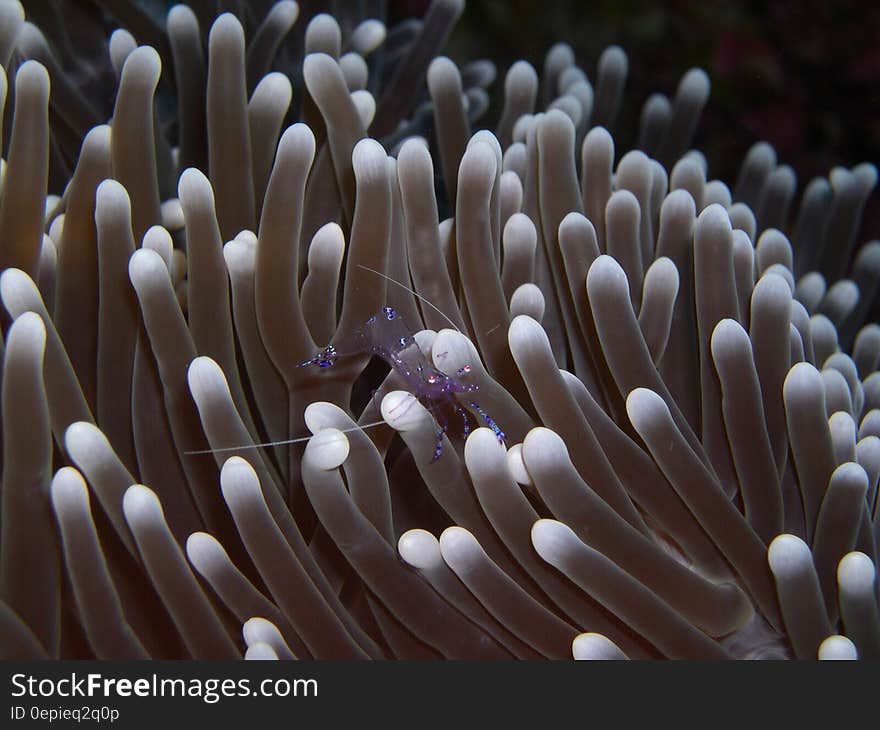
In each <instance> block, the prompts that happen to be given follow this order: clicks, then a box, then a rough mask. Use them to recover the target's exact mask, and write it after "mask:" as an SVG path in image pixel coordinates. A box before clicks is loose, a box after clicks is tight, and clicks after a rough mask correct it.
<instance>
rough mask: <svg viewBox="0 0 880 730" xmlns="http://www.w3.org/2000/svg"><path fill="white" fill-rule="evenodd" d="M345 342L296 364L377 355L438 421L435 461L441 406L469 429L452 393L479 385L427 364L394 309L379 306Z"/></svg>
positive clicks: (443, 427)
mask: <svg viewBox="0 0 880 730" xmlns="http://www.w3.org/2000/svg"><path fill="white" fill-rule="evenodd" d="M346 345H347V346H346V347H345V350H349V352H342V353H340V352H339V351H338V350H337V348H336V347H334V346H333V345H327V347H325V348H323V349H322V350H320V351H319V352H318V353H317V354H316V355H315V356H314V357H313V358H311V359H310V360H306V361H305V362H301V363H300V364H299V365H298V367H307V366H310V365H317V366H318V367H319V368H329V367H331V366H332V365H333V364H334V363H335V362H336V359H337V358H338V357H340V355H346V354H354V353H356V352H366V353H370V354H372V355H377V356H378V357H381V358H382V359H383V360H384V361H385V362H387V363H388V364H389V365H390V366H391V367H392V368H393V369H394V370H396V371H397V372H398V373H400V375H401V376H402V377H403V379H404V380H405V381H406V383H407V386H408V388H409V391H410V392H411V393H412V394H413V395H414V396H415V397H416V398H418V399H419V402H421V403H422V405H424V406H425V407H426V408H427V409H428V410H429V411H430V412H431V414H432V415H433V416H434V418H435V419H436V420H437V422H438V425H439V430H438V431H437V444H436V446H435V447H434V456H433V457H432V458H431V462H432V463H433V462H435V461H437V459H439V458H440V455H441V454H442V452H443V436H444V435H445V434H446V431H447V423H446V420H445V418H443V416H442V413H441V410H440V409H441V407H442V406H444V405H448V406H449V407H451V408H452V410H453V411H455V413H457V414H458V415H459V416H461V419H462V423H463V431H464V436H465V437H467V435H468V434H469V433H470V422H469V419H468V413H467V411H466V410H465V409H464V408H462V407H461V405H459V403H458V400H457V399H456V398H455V394H456V393H472V392H473V391H475V390H477V389H478V387H479V386H477V385H476V384H468V383H463V382H462V381H461V380H459V379H458V377H453V376H450V375H447V374H446V373H444V372H441V371H440V370H438V369H437V368H435V367H434V366H433V365H431V364H430V363H429V362H428V360H427V359H426V358H425V356H424V354H423V353H422V351H421V350H420V349H419V346H418V345H417V344H416V341H415V338H414V337H413V336H412V334H411V333H410V331H409V330H408V329H407V326H406V324H405V323H404V321H403V319H402V318H401V317H400V316H399V315H398V314H397V313H396V312H395V311H394V309H392V308H391V307H383V308H382V310H381V311H380V312H377V313H376V314H374V315H373V316H372V317H370V318H369V319H368V320H367V321H366V323H365V324H364V326H363V327H362V328H361V329H360V330H358V331H357V332H356V333H355V335H354V341H353V342H351V343H346ZM469 371H470V365H465V366H464V367H463V368H461V369H460V370H459V371H458V373H457V374H456V375H457V376H461V375H464V374H466V373H468V372H469ZM468 405H469V406H470V407H471V408H473V409H474V410H475V411H476V412H477V413H479V414H480V416H481V417H482V418H483V420H484V421H485V422H486V425H487V426H489V428H490V429H492V431H493V433H494V434H495V436H496V437H497V438H498V441H499V442H500V443H504V432H503V431H502V430H501V429H500V428H499V427H498V424H497V423H495V421H494V420H493V419H492V417H491V416H490V415H489V414H488V413H486V412H485V411H484V410H483V409H482V408H480V406H479V405H477V404H476V403H475V402H474V401H468Z"/></svg>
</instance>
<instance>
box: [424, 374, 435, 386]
mask: <svg viewBox="0 0 880 730" xmlns="http://www.w3.org/2000/svg"><path fill="white" fill-rule="evenodd" d="M426 380H427V381H428V382H429V383H430V384H431V385H434V383H436V382H437V376H436V375H429V376H428V377H427V378H426Z"/></svg>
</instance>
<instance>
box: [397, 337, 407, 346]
mask: <svg viewBox="0 0 880 730" xmlns="http://www.w3.org/2000/svg"><path fill="white" fill-rule="evenodd" d="M397 344H398V345H400V346H401V347H406V337H401V338H400V339H399V340H398V341H397Z"/></svg>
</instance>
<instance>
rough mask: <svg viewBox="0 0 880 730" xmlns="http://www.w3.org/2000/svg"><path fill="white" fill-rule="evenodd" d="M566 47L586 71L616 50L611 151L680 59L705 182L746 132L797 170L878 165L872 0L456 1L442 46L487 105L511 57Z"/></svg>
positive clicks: (632, 131) (874, 208)
mask: <svg viewBox="0 0 880 730" xmlns="http://www.w3.org/2000/svg"><path fill="white" fill-rule="evenodd" d="M427 5H428V2H426V0H400V1H398V2H394V1H393V0H392V1H391V2H389V6H388V8H389V20H392V19H394V18H401V17H406V16H409V15H419V14H422V13H423V12H424V8H426V7H427ZM559 41H565V42H567V43H569V44H570V45H571V46H572V48H573V49H574V52H575V57H576V59H577V63H578V65H580V66H581V67H582V68H583V70H584V71H586V73H587V75H588V76H589V77H590V78H591V79H594V78H595V70H596V62H597V60H598V58H599V55H600V53H601V52H602V50H603V49H604V48H605V47H606V46H608V45H612V44H617V45H620V46H621V47H623V49H624V50H625V51H626V53H627V55H628V57H629V78H628V81H627V87H626V94H625V99H624V104H623V107H622V110H621V115H620V118H619V120H618V125H617V128H616V129H615V137H616V141H617V149H618V150H622V151H623V152H625V151H626V150H627V149H629V148H630V147H631V146H632V145H634V143H635V139H636V125H637V123H638V117H639V113H640V111H641V107H642V104H643V103H644V101H645V99H646V98H647V97H648V96H649V95H650V94H651V93H654V92H658V91H659V92H662V93H664V94H666V95H667V96H671V95H672V94H674V93H675V88H676V85H677V84H678V80H679V78H680V77H681V75H682V74H683V73H684V72H685V71H686V70H687V69H689V68H691V67H692V66H700V67H701V68H703V69H705V70H706V71H707V72H708V74H709V77H710V79H711V81H712V92H711V95H710V98H709V102H708V104H707V106H706V110H705V112H704V114H703V118H702V121H701V123H700V125H699V127H698V129H697V135H696V139H695V146H696V147H698V148H699V149H700V150H702V151H703V152H704V153H705V154H706V156H707V158H708V160H709V177H710V179H711V178H719V179H721V180H724V181H725V182H727V183H728V184H729V185H733V183H734V181H735V180H736V174H737V172H738V170H739V165H740V162H741V160H742V158H743V156H744V155H745V152H746V151H747V150H748V148H749V146H750V145H751V144H753V143H754V142H756V141H758V140H765V141H767V142H770V143H771V144H772V145H773V146H774V148H775V149H776V151H777V154H778V158H779V162H780V163H786V164H789V165H791V166H792V167H793V168H794V170H795V172H796V173H797V176H798V197H799V196H800V192H801V191H802V190H803V189H804V187H805V186H806V184H807V183H808V182H809V181H810V179H811V178H812V177H814V176H816V175H827V174H828V171H829V170H830V169H831V168H832V167H834V166H835V165H846V166H850V167H851V166H853V165H855V164H857V163H859V162H864V161H867V162H873V163H874V164H878V163H880V2H864V1H862V0H841V1H837V2H830V1H822V0H803V1H800V0H798V1H789V2H746V1H743V0H740V1H732V2H715V1H709V2H691V1H688V0H670V1H668V2H653V3H645V2H637V1H636V0H595V1H589V2H588V1H586V0H561V1H554V0H470V2H468V3H467V6H466V8H465V12H464V15H463V17H462V19H461V21H460V22H459V25H458V27H457V28H456V30H455V32H454V34H453V36H452V38H451V40H450V43H449V45H448V55H450V56H451V57H452V58H453V59H454V60H456V61H459V62H465V61H468V60H473V59H476V58H489V59H491V60H492V61H494V62H495V64H496V65H497V67H498V79H496V82H495V85H494V87H493V93H492V98H493V109H492V110H490V113H491V112H492V111H494V110H495V109H496V106H495V104H496V103H497V102H498V101H499V100H500V98H501V94H500V90H501V88H502V87H503V78H504V73H505V72H506V70H507V68H508V67H509V66H510V65H511V64H512V63H513V62H514V61H516V60H517V59H519V58H524V59H526V60H528V61H530V62H531V63H532V64H533V65H534V66H535V68H536V69H537V70H538V71H539V73H540V70H541V67H542V65H543V59H544V54H545V52H546V50H547V49H548V48H549V47H550V46H551V45H553V44H554V43H556V42H559ZM878 199H880V193H878V192H877V191H876V190H875V192H874V193H873V194H872V195H871V197H870V199H869V201H868V206H867V208H866V210H865V218H864V221H863V226H862V231H861V235H860V237H859V242H863V241H866V240H868V239H873V238H878V237H880V200H878Z"/></svg>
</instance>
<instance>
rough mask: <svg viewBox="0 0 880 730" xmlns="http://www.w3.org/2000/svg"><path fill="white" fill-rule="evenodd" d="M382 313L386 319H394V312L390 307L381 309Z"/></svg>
mask: <svg viewBox="0 0 880 730" xmlns="http://www.w3.org/2000/svg"><path fill="white" fill-rule="evenodd" d="M382 313H383V314H384V315H385V316H386V317H387V318H388V319H394V317H395V316H396V314H395V312H394V310H393V309H392V308H391V307H382Z"/></svg>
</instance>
